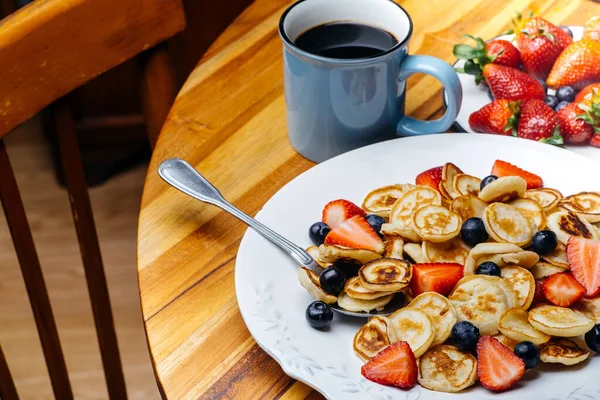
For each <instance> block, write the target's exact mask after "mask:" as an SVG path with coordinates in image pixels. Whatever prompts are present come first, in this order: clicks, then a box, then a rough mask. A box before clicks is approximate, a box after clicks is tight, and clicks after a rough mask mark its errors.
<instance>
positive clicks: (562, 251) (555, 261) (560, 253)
mask: <svg viewBox="0 0 600 400" xmlns="http://www.w3.org/2000/svg"><path fill="white" fill-rule="evenodd" d="M543 259H544V260H545V261H547V262H549V263H550V264H552V265H555V266H557V267H561V268H565V269H569V261H568V260H567V247H566V246H565V245H564V244H562V243H561V242H558V245H557V246H556V249H554V251H553V252H552V253H549V254H544V256H543Z"/></svg>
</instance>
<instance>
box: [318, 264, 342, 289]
mask: <svg viewBox="0 0 600 400" xmlns="http://www.w3.org/2000/svg"><path fill="white" fill-rule="evenodd" d="M319 283H320V284H321V288H322V289H323V290H324V291H326V292H327V293H329V294H332V295H334V296H337V295H338V294H340V292H341V291H342V289H343V288H344V283H346V275H344V273H343V272H342V270H341V269H339V268H338V267H336V266H335V265H330V266H329V267H327V268H325V269H324V270H323V272H321V275H320V276H319Z"/></svg>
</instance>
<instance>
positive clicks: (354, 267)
mask: <svg viewBox="0 0 600 400" xmlns="http://www.w3.org/2000/svg"><path fill="white" fill-rule="evenodd" d="M335 266H336V267H338V268H339V269H340V271H342V272H343V273H344V275H345V276H346V278H351V277H353V276H356V275H358V270H359V269H360V267H362V264H361V263H359V262H357V261H354V260H349V259H343V258H342V259H339V260H337V261H336V262H335Z"/></svg>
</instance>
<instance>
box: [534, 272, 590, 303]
mask: <svg viewBox="0 0 600 400" xmlns="http://www.w3.org/2000/svg"><path fill="white" fill-rule="evenodd" d="M543 286H544V296H545V297H546V299H548V301H549V302H550V303H552V304H554V305H555V306H559V307H570V306H572V305H573V304H575V303H576V302H578V301H579V300H580V299H581V298H582V297H583V295H584V294H585V292H586V289H585V288H584V287H583V285H582V284H581V283H579V282H577V279H575V278H574V277H573V274H571V273H569V272H561V273H559V274H554V275H552V276H550V277H548V278H547V279H546V280H544V285H543Z"/></svg>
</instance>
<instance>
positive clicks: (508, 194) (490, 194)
mask: <svg viewBox="0 0 600 400" xmlns="http://www.w3.org/2000/svg"><path fill="white" fill-rule="evenodd" d="M526 189H527V182H526V181H525V179H523V178H521V177H519V176H503V177H500V178H498V179H496V180H495V181H493V182H490V183H488V184H487V185H486V186H485V187H484V188H483V190H482V191H481V192H479V198H480V199H481V200H483V201H485V202H486V203H495V202H497V201H500V202H508V201H511V200H515V199H518V198H519V197H523V195H524V194H525V190H526Z"/></svg>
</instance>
